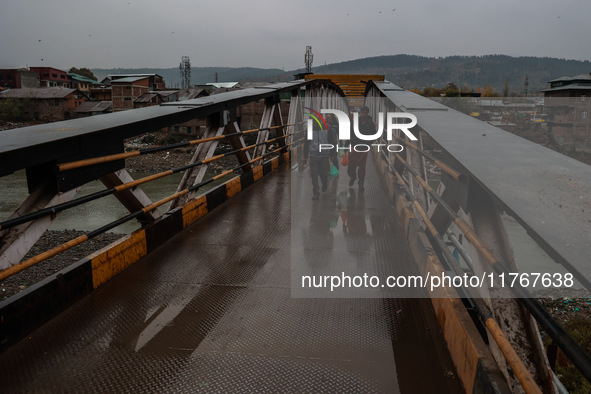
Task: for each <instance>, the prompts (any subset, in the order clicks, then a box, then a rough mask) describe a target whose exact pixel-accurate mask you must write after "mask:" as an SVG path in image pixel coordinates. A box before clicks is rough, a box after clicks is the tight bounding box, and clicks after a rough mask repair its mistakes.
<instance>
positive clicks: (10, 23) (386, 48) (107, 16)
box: [0, 0, 591, 71]
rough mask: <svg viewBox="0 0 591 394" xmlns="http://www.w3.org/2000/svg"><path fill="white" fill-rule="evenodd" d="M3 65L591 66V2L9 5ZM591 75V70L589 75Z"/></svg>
mask: <svg viewBox="0 0 591 394" xmlns="http://www.w3.org/2000/svg"><path fill="white" fill-rule="evenodd" d="M1 6H2V7H1V9H0V37H1V39H0V68H16V67H25V66H51V67H56V68H62V69H67V68H70V67H72V66H75V67H89V68H113V67H130V68H138V67H154V68H168V67H178V64H179V62H180V60H181V57H182V56H190V58H191V65H192V66H193V67H207V66H215V67H222V66H225V67H239V66H250V67H263V68H284V69H285V70H286V71H288V70H289V71H291V70H295V69H299V68H303V67H304V53H305V50H306V45H311V46H312V51H313V53H314V65H316V66H318V65H323V64H325V63H329V64H330V63H335V62H341V61H346V60H352V59H358V58H363V57H370V56H377V55H395V54H400V53H405V54H413V55H423V56H450V55H485V54H506V55H511V56H549V57H558V58H567V59H577V60H590V59H591V23H590V22H589V20H590V17H591V1H590V0H563V1H558V0H447V1H441V0H414V1H406V0H405V1H401V0H389V1H386V0H375V1H373V0H365V1H362V0H354V1H352V0H351V1H350V0H344V1H343V0H341V1H337V0H315V1H311V0H302V1H293V0H292V1H283V0H250V1H236V0H208V1H202V0H166V1H165V0H158V1H157V0H141V1H140V0H51V1H48V0H2V2H1ZM590 71H591V70H590Z"/></svg>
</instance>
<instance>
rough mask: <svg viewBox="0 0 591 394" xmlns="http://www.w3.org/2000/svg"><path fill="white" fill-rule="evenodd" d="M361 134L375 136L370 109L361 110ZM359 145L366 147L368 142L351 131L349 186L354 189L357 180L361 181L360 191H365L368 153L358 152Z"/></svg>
mask: <svg viewBox="0 0 591 394" xmlns="http://www.w3.org/2000/svg"><path fill="white" fill-rule="evenodd" d="M359 132H360V133H361V134H365V135H373V134H375V133H376V126H375V125H374V123H373V119H372V118H371V116H369V108H368V107H363V108H361V114H360V115H359ZM358 144H363V145H366V144H368V141H363V140H361V139H360V138H359V137H357V135H355V132H354V131H353V130H351V140H350V145H349V147H350V149H351V150H350V152H349V164H348V168H347V174H348V175H349V186H350V187H353V185H354V184H355V181H356V180H359V191H360V192H362V191H364V190H365V187H364V184H365V165H366V162H367V152H361V151H359V152H358V151H356V150H355V146H356V145H358Z"/></svg>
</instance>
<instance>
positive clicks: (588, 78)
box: [548, 74, 591, 83]
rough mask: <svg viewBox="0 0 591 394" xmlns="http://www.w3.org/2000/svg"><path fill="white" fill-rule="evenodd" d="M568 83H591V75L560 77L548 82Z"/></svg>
mask: <svg viewBox="0 0 591 394" xmlns="http://www.w3.org/2000/svg"><path fill="white" fill-rule="evenodd" d="M568 81H590V82H591V74H579V75H576V76H574V77H560V78H556V79H553V80H551V81H548V83H553V82H568Z"/></svg>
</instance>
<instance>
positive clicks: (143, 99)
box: [133, 90, 179, 108]
mask: <svg viewBox="0 0 591 394" xmlns="http://www.w3.org/2000/svg"><path fill="white" fill-rule="evenodd" d="M178 98H179V91H178V90H158V91H150V92H148V93H144V94H142V95H141V96H139V97H138V98H136V99H135V100H134V102H133V107H134V108H144V107H151V106H153V105H160V104H161V103H169V102H173V101H178Z"/></svg>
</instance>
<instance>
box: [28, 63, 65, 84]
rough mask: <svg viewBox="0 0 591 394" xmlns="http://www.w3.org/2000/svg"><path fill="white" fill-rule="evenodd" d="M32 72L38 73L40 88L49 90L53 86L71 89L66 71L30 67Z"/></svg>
mask: <svg viewBox="0 0 591 394" xmlns="http://www.w3.org/2000/svg"><path fill="white" fill-rule="evenodd" d="M31 70H32V71H36V72H38V73H39V80H40V84H41V87H42V88H44V87H45V88H50V87H54V86H61V87H63V88H71V87H72V83H71V82H72V81H71V80H70V77H68V73H67V72H66V71H62V70H58V69H57V68H53V67H31Z"/></svg>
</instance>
